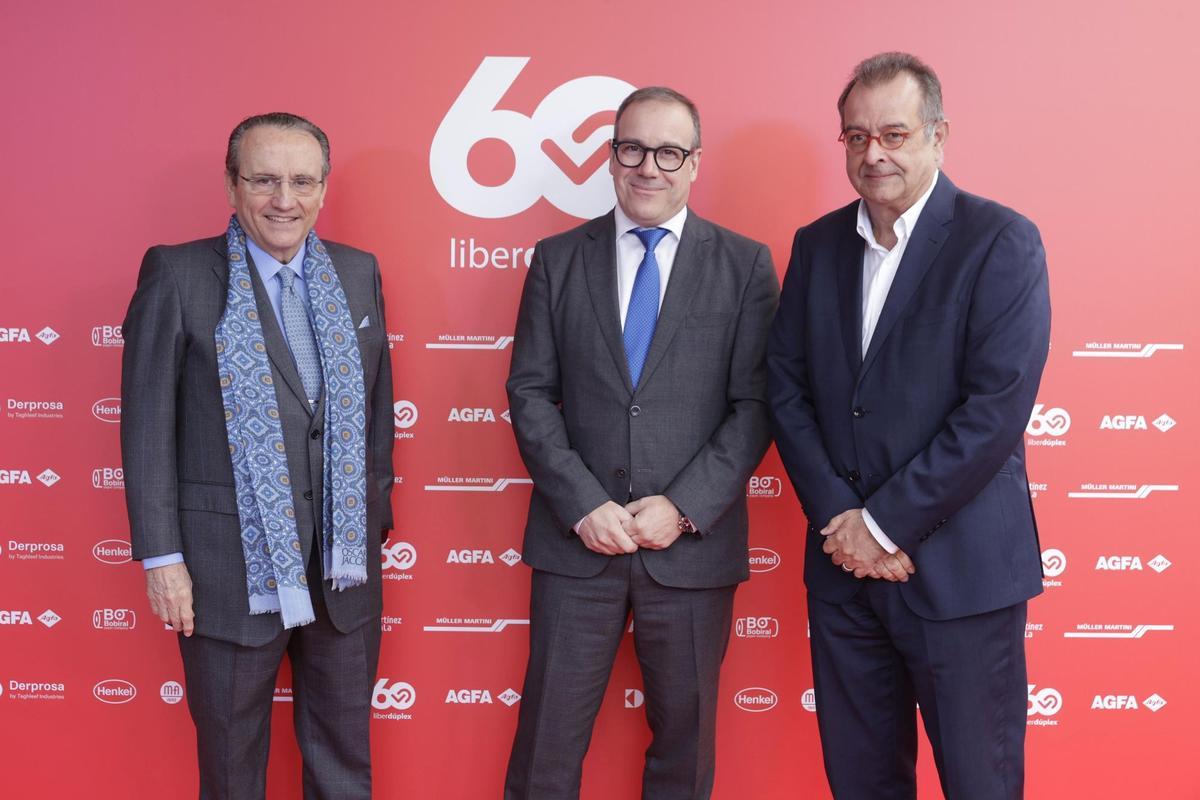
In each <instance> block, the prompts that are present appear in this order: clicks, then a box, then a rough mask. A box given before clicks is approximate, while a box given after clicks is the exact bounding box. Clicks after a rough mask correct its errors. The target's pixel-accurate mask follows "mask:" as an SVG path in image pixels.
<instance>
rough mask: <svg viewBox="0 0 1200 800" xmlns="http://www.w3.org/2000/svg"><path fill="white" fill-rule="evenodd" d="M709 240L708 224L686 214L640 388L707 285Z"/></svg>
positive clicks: (710, 236)
mask: <svg viewBox="0 0 1200 800" xmlns="http://www.w3.org/2000/svg"><path fill="white" fill-rule="evenodd" d="M711 238H712V228H711V226H710V225H709V223H708V222H707V221H705V220H703V219H701V218H700V217H699V216H697V215H696V214H695V213H694V212H692V211H690V210H689V211H688V214H687V220H686V221H685V222H684V224H683V235H682V236H680V237H679V247H678V249H677V250H676V251H675V263H674V264H673V265H672V266H671V280H670V281H668V282H667V294H666V296H665V297H664V298H663V304H662V309H661V310H660V311H659V312H658V324H657V325H655V327H654V338H653V339H651V341H650V352H649V353H648V354H647V355H646V364H645V366H644V367H642V377H641V380H640V381H639V382H638V383H639V385H642V386H645V385H646V381H647V380H649V378H650V376H651V375H652V374H653V373H654V368H655V367H657V366H658V364H659V362H661V361H662V359H663V356H664V355H665V354H666V352H667V350H668V348H670V346H671V340H672V339H674V338H675V334H676V333H677V332H678V331H679V326H680V325H681V324H682V323H683V320H684V317H686V316H687V311H688V309H689V308H691V307H692V298H693V297H694V296H695V295H696V290H697V289H698V288H699V286H700V285H701V284H703V283H706V280H705V273H706V272H707V271H708V270H709V269H712V263H711V259H709V257H708V255H709V251H708V241H709V239H711ZM622 352H624V351H623V350H622Z"/></svg>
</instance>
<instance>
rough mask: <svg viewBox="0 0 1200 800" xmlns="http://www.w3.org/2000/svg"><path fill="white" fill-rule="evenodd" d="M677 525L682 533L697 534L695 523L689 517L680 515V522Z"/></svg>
mask: <svg viewBox="0 0 1200 800" xmlns="http://www.w3.org/2000/svg"><path fill="white" fill-rule="evenodd" d="M675 524H676V525H678V526H679V532H680V533H696V525H695V523H693V522H692V521H691V520H690V519H688V518H687V517H685V516H683V514H680V515H679V522H677V523H675Z"/></svg>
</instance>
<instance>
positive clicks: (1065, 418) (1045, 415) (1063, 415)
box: [1025, 403, 1071, 437]
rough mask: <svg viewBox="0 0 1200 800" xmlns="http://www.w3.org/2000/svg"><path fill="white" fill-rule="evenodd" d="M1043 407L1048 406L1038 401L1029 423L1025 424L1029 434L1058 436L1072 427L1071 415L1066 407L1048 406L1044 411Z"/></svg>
mask: <svg viewBox="0 0 1200 800" xmlns="http://www.w3.org/2000/svg"><path fill="white" fill-rule="evenodd" d="M1043 408H1046V406H1045V404H1044V403H1038V404H1037V405H1035V406H1034V407H1033V413H1032V414H1031V415H1030V417H1029V424H1028V425H1026V426H1025V432H1026V433H1027V434H1029V435H1030V436H1053V437H1058V436H1062V435H1064V434H1066V432H1067V431H1068V430H1070V429H1071V415H1070V414H1068V413H1067V410H1066V409H1065V408H1048V409H1046V410H1045V411H1042V409H1043Z"/></svg>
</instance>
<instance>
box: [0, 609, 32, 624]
mask: <svg viewBox="0 0 1200 800" xmlns="http://www.w3.org/2000/svg"><path fill="white" fill-rule="evenodd" d="M32 624H33V616H32V615H31V614H30V613H29V612H28V611H15V610H6V609H2V608H0V625H32Z"/></svg>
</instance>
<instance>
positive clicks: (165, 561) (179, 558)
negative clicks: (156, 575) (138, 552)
mask: <svg viewBox="0 0 1200 800" xmlns="http://www.w3.org/2000/svg"><path fill="white" fill-rule="evenodd" d="M182 563H183V553H167V554H165V555H161V556H151V557H150V558H143V559H142V566H143V567H145V568H146V569H155V568H157V567H169V566H171V565H172V564H182Z"/></svg>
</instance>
